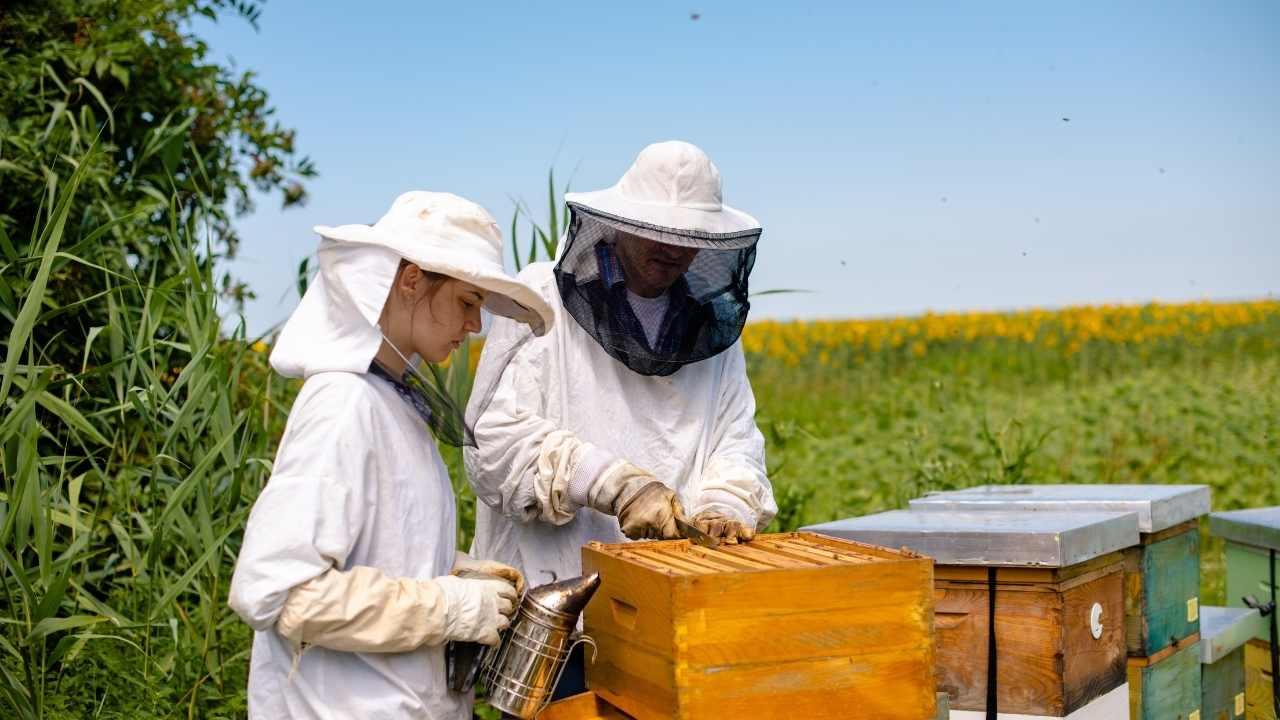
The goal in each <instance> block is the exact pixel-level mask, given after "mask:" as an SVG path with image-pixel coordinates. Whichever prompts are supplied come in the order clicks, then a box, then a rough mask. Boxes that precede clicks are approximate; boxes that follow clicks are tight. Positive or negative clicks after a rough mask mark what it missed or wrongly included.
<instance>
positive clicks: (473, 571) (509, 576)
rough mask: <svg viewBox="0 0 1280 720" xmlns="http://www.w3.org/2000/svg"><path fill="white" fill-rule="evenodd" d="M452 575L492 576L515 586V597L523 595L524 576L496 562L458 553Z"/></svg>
mask: <svg viewBox="0 0 1280 720" xmlns="http://www.w3.org/2000/svg"><path fill="white" fill-rule="evenodd" d="M450 572H451V573H452V574H453V575H459V576H462V577H466V576H467V575H469V574H470V575H492V576H494V577H498V578H502V579H503V580H506V581H507V582H509V583H511V584H512V585H513V586H515V589H516V596H517V597H519V596H521V595H524V575H521V574H520V571H519V570H517V569H515V568H513V567H511V566H510V565H506V564H503V563H500V562H498V561H496V560H478V559H476V558H473V557H471V556H470V555H468V554H467V553H464V552H462V551H461V550H459V551H458V554H457V557H456V559H454V561H453V570H451V571H450Z"/></svg>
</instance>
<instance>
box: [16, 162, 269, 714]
mask: <svg viewBox="0 0 1280 720" xmlns="http://www.w3.org/2000/svg"><path fill="white" fill-rule="evenodd" d="M87 164H88V163H85V162H81V163H80V167H81V168H83V167H85V166H87ZM82 179H83V177H82V173H81V172H79V171H78V172H76V174H75V175H73V176H72V177H71V178H70V180H69V181H67V182H65V183H63V184H62V185H61V186H60V187H59V189H58V194H57V197H56V204H55V205H54V206H53V208H52V211H51V212H50V213H49V215H48V221H47V222H46V223H45V224H44V226H43V227H42V228H40V229H39V230H38V233H36V232H33V235H34V236H35V237H36V238H37V239H38V242H35V243H33V244H32V245H31V247H33V248H35V252H33V253H32V254H33V256H32V257H22V256H17V254H16V253H15V252H13V251H12V248H13V245H12V243H10V242H8V240H7V239H5V241H4V242H2V243H0V246H3V248H4V249H5V252H6V255H7V257H5V258H4V265H3V268H2V269H0V282H3V283H4V285H5V289H6V292H8V291H9V289H10V288H18V289H19V292H18V293H17V299H18V300H19V301H20V302H21V309H20V311H19V312H18V314H17V316H16V319H15V322H14V324H13V327H12V328H11V329H9V331H8V332H7V339H6V344H5V349H4V357H5V361H4V362H5V364H4V377H3V391H2V394H3V397H4V403H5V408H4V410H5V412H4V419H3V421H2V422H0V447H2V448H3V477H2V479H0V563H2V565H3V567H0V708H2V709H0V716H4V717H13V718H23V719H32V720H34V719H37V718H50V717H74V718H91V717H101V718H116V717H119V718H124V717H128V718H153V717H154V718H166V717H231V716H240V715H243V712H244V687H245V680H246V674H247V664H248V663H247V653H248V642H249V632H248V630H247V628H245V627H244V626H243V625H242V624H241V623H239V622H238V620H237V619H236V618H235V617H234V616H233V615H232V614H231V613H230V612H229V610H228V609H227V605H226V588H227V582H228V578H229V577H230V572H231V569H232V567H233V564H234V561H235V557H236V554H237V550H238V547H237V544H238V539H239V537H240V531H241V530H242V528H243V527H244V521H245V518H246V516H247V513H248V510H249V506H250V504H251V503H252V500H253V498H255V497H256V496H257V493H258V491H259V490H260V489H261V486H262V484H263V482H264V480H265V478H266V476H267V475H268V471H269V468H270V459H271V455H272V452H273V446H274V444H275V441H276V440H277V439H278V436H279V434H280V432H281V430H282V425H283V420H284V417H285V413H286V411H287V407H286V406H285V402H287V401H285V400H283V398H284V397H285V395H286V393H289V391H290V388H288V387H286V385H285V383H284V382H283V381H281V380H279V379H277V378H272V377H271V375H270V374H269V373H268V372H266V368H265V358H264V356H263V355H262V354H261V353H258V352H255V351H254V350H253V348H252V346H253V343H252V342H251V339H250V338H247V337H246V336H245V331H244V327H243V325H238V326H234V327H227V326H225V325H224V324H223V321H222V320H221V319H220V314H219V305H218V299H219V293H218V284H217V282H216V277H215V271H214V263H215V259H214V258H213V257H211V256H210V253H209V252H207V250H204V251H202V249H201V247H200V242H199V238H200V237H201V222H202V213H201V212H199V211H198V210H197V211H194V212H193V211H191V209H190V205H189V204H187V206H186V207H183V206H180V205H179V203H178V202H177V199H176V198H175V199H171V200H169V202H167V203H161V202H159V201H158V202H157V205H156V207H154V208H153V212H152V213H150V214H149V223H148V224H149V226H150V230H149V231H148V232H149V233H150V235H149V237H150V241H151V245H150V247H151V248H152V249H153V250H154V251H155V252H157V253H165V254H167V255H168V257H169V259H171V260H172V261H173V263H172V265H171V266H172V267H179V268H182V271H181V272H179V273H177V274H175V275H173V276H171V277H157V276H156V275H155V273H154V272H152V274H150V275H145V276H142V275H139V274H137V273H136V272H133V271H131V270H129V268H131V267H136V264H134V263H130V262H128V261H127V260H124V261H122V258H120V257H118V256H113V255H109V254H111V253H121V252H123V251H122V250H120V249H119V248H120V245H119V244H116V243H106V242H96V241H95V240H97V239H100V238H104V237H106V236H107V234H108V233H112V232H116V231H118V230H120V228H121V226H122V225H123V223H124V222H126V221H127V220H130V218H122V219H119V220H117V221H112V222H109V223H107V224H105V225H103V226H101V227H97V228H83V227H80V226H79V224H78V221H77V219H75V218H70V217H69V210H70V208H71V207H72V200H73V198H74V196H75V194H76V192H77V188H78V186H79V183H80V182H81V181H82ZM136 219H137V218H132V220H136ZM71 245H73V247H70V249H68V247H69V246H71ZM37 253H38V254H37ZM153 266H154V265H153ZM71 267H74V268H76V269H77V270H78V272H77V273H68V272H65V270H67V269H68V268H71ZM85 274H93V275H96V276H98V278H100V279H101V280H102V281H103V282H104V283H105V286H106V290H105V291H104V292H101V293H99V294H96V295H94V296H92V297H90V298H87V299H86V300H85V301H84V302H85V303H89V302H92V303H100V304H104V305H105V306H106V308H107V312H106V315H105V317H106V318H107V321H106V322H105V323H103V324H100V325H94V326H92V327H91V328H88V330H87V332H85V333H83V335H82V336H75V337H71V336H69V335H68V334H67V333H66V332H58V333H54V334H52V335H50V333H48V332H42V331H41V330H42V328H44V327H46V323H47V322H48V321H49V320H50V319H51V318H53V317H55V316H58V315H61V314H66V313H75V312H77V308H76V307H59V306H57V305H56V304H54V303H53V302H52V301H51V300H50V298H49V296H48V293H47V290H48V288H49V282H50V279H51V278H64V280H63V281H66V280H65V278H68V277H76V276H79V277H84V276H85ZM99 307H101V305H100V306H99ZM75 326H76V325H75V324H74V323H72V324H71V325H70V327H75ZM67 343H72V344H73V345H75V346H80V347H82V351H81V352H79V353H78V355H79V358H78V359H79V361H80V362H79V364H78V366H75V367H67V366H66V365H65V364H55V363H52V362H50V360H49V358H51V357H54V356H60V355H65V353H55V352H53V349H54V347H55V345H58V346H59V347H65V345H66V344H67ZM290 394H291V393H290Z"/></svg>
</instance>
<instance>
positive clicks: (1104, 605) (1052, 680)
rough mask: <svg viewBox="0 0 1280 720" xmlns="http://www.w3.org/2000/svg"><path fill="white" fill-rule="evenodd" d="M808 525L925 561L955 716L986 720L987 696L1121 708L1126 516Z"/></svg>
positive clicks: (890, 519)
mask: <svg viewBox="0 0 1280 720" xmlns="http://www.w3.org/2000/svg"><path fill="white" fill-rule="evenodd" d="M806 529H807V530H811V531H813V532H818V533H823V534H826V535H831V536H833V537H839V538H847V539H851V540H857V541H859V542H865V543H871V544H873V545H881V546H885V547H903V548H907V549H910V550H912V551H915V552H918V553H922V554H924V555H926V556H929V557H931V558H933V560H934V561H935V563H936V565H935V567H934V610H935V618H934V643H935V645H936V663H937V674H938V689H939V690H940V691H945V692H946V693H947V694H948V695H949V701H950V707H951V718H952V719H953V720H977V719H980V718H983V717H985V711H986V709H987V708H988V706H989V704H991V702H993V703H994V705H995V708H996V709H997V710H998V711H999V712H1000V714H1001V717H1019V718H1021V717H1026V716H1039V717H1046V718H1048V717H1055V718H1072V719H1073V720H1103V719H1106V720H1113V719H1114V718H1119V717H1125V716H1126V715H1127V714H1128V709H1129V697H1128V689H1127V687H1126V684H1125V654H1126V653H1125V624H1124V587H1123V586H1124V557H1123V555H1122V554H1121V553H1120V551H1121V550H1123V549H1124V548H1127V547H1131V546H1133V545H1136V544H1137V543H1138V524H1137V519H1136V517H1135V515H1133V514H1132V513H1088V512H1078V513H1064V512H1056V513H1055V512H1044V513H1012V512H946V513H933V512H908V511H894V512H887V513H880V514H878V515H869V516H866V517H859V518H851V519H848V520H839V521H835V522H831V523H824V524H821V525H814V526H811V527H809V528H806ZM993 640H994V642H992V641H993ZM1197 660H1198V657H1197ZM989 701H990V702H989ZM867 717H871V716H867Z"/></svg>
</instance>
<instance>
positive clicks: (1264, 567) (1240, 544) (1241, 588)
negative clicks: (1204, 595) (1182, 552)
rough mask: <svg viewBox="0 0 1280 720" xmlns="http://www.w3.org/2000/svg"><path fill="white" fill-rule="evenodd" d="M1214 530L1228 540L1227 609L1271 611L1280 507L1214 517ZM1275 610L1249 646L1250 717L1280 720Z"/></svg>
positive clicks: (1279, 554) (1278, 565)
mask: <svg viewBox="0 0 1280 720" xmlns="http://www.w3.org/2000/svg"><path fill="white" fill-rule="evenodd" d="M1209 530H1210V532H1212V533H1213V534H1214V535H1217V536H1218V537H1221V538H1224V539H1225V540H1226V541H1227V546H1226V563H1227V604H1228V605H1230V606H1232V607H1237V608H1238V607H1245V606H1247V605H1256V606H1262V607H1266V606H1268V605H1269V604H1270V603H1273V602H1274V601H1275V598H1276V588H1275V585H1274V582H1275V581H1274V580H1273V578H1276V577H1280V507H1270V508H1257V509H1254V510H1235V511H1232V512H1219V513H1213V515H1211V516H1210V517H1209ZM1275 622H1276V612H1275V609H1274V606H1272V609H1271V611H1269V612H1268V614H1267V616H1266V617H1264V618H1261V619H1260V621H1258V622H1257V623H1255V625H1254V633H1253V637H1251V638H1250V639H1249V641H1248V643H1247V644H1246V645H1245V647H1244V665H1245V671H1244V681H1245V717H1246V718H1247V719H1248V720H1275V718H1276V714H1275V700H1274V689H1273V688H1274V685H1273V672H1274V666H1275V664H1276V661H1275V660H1273V653H1274V652H1275V651H1276V648H1275V647H1274V646H1273V645H1272V644H1271V643H1272V639H1271V638H1272V635H1271V633H1272V627H1273V623H1275Z"/></svg>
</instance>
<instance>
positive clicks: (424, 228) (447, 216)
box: [315, 190, 553, 335]
mask: <svg viewBox="0 0 1280 720" xmlns="http://www.w3.org/2000/svg"><path fill="white" fill-rule="evenodd" d="M315 231H316V233H317V234H319V235H320V236H321V237H327V238H332V239H334V240H340V241H343V242H353V243H364V244H367V245H381V246H383V247H386V248H389V249H391V250H393V251H395V253H396V254H397V255H399V256H400V257H402V258H404V259H405V260H408V261H409V262H411V263H413V264H414V265H417V266H418V267H420V268H422V269H423V270H427V271H430V272H438V273H440V274H442V275H448V276H449V277H452V278H457V279H458V280H465V281H467V282H469V283H471V284H472V285H475V286H477V287H479V288H482V289H484V290H486V291H488V297H487V298H486V300H485V304H484V306H485V309H487V310H488V311H489V312H491V313H493V314H494V315H501V316H503V317H509V318H511V319H513V320H518V321H519V322H522V323H525V324H526V325H528V326H529V327H530V328H532V329H533V332H534V334H535V335H542V334H543V333H545V332H546V329H547V328H549V327H551V323H552V320H553V313H552V310H551V307H550V306H549V305H547V303H546V302H545V301H544V300H543V299H542V298H541V297H540V296H539V295H538V293H536V292H534V290H533V289H532V288H530V287H529V286H528V285H525V284H524V283H522V282H520V281H519V280H516V279H515V278H513V277H511V276H510V275H508V274H507V272H506V270H505V269H504V268H503V267H502V231H501V230H499V229H498V223H497V222H496V221H495V220H494V219H493V216H492V215H490V214H489V213H488V211H486V210H485V209H484V208H482V207H480V206H479V205H477V204H475V203H473V202H471V201H470V200H466V199H464V198H460V197H458V196H457V195H454V194H453V193H444V192H427V191H425V190H415V191H413V192H407V193H404V194H403V195H401V196H400V197H398V198H396V201H395V202H394V203H392V204H391V209H390V210H388V211H387V214H386V215H383V216H382V217H381V218H380V219H379V220H378V222H376V223H374V224H373V225H339V226H337V227H329V226H327V225H317V226H316V227H315Z"/></svg>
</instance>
